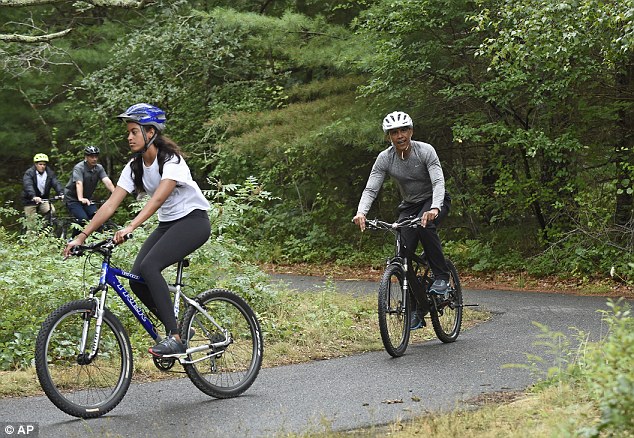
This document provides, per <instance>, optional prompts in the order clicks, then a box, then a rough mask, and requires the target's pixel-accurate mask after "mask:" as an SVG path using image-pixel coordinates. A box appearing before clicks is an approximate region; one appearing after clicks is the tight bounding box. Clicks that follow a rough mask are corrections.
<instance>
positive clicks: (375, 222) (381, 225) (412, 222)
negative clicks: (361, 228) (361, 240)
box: [365, 216, 420, 230]
mask: <svg viewBox="0 0 634 438" xmlns="http://www.w3.org/2000/svg"><path fill="white" fill-rule="evenodd" d="M365 223H366V226H367V228H368V229H369V230H397V229H399V228H417V227H419V226H420V218H419V217H417V216H413V217H412V216H410V217H406V218H405V219H403V220H402V221H400V222H398V221H397V222H393V223H389V222H385V221H382V220H379V219H368V220H366V221H365Z"/></svg>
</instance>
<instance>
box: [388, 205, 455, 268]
mask: <svg viewBox="0 0 634 438" xmlns="http://www.w3.org/2000/svg"><path fill="white" fill-rule="evenodd" d="M431 201H432V200H431V199H428V200H427V201H424V202H421V203H418V204H410V205H405V206H399V213H400V214H399V220H400V219H404V218H406V217H409V216H413V215H416V216H418V217H422V216H423V213H424V212H426V211H429V208H430V207H431ZM450 206H451V198H450V197H449V196H445V200H444V203H443V206H442V208H441V209H440V213H439V214H438V217H437V218H436V219H435V220H434V221H432V222H431V223H429V222H428V223H427V226H426V227H425V228H423V227H418V228H403V229H402V230H401V238H402V243H403V250H404V251H405V254H401V256H402V255H405V256H407V258H408V260H411V258H412V254H414V252H416V246H417V245H418V241H419V240H420V242H421V243H422V244H423V250H425V254H426V255H427V260H428V261H429V267H430V268H431V270H432V272H433V273H434V278H435V279H436V280H445V281H449V267H448V266H447V261H446V260H445V255H444V254H443V251H442V245H441V243H440V237H439V236H438V231H437V230H436V225H437V224H438V223H439V222H440V221H441V220H442V219H443V218H445V217H446V216H447V214H449V208H450ZM410 267H411V266H410ZM410 271H411V269H410Z"/></svg>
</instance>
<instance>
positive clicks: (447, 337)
mask: <svg viewBox="0 0 634 438" xmlns="http://www.w3.org/2000/svg"><path fill="white" fill-rule="evenodd" d="M447 266H448V267H449V289H448V293H447V297H446V298H445V297H442V296H433V297H431V299H432V301H433V302H432V305H431V312H430V314H431V323H432V326H433V327H434V332H435V333H436V336H437V337H438V339H440V340H441V341H442V342H445V343H448V342H454V341H455V340H456V339H457V338H458V335H459V334H460V327H461V325H462V287H461V286H460V279H459V278H458V271H457V270H456V267H455V266H454V264H453V263H452V262H451V261H449V260H447Z"/></svg>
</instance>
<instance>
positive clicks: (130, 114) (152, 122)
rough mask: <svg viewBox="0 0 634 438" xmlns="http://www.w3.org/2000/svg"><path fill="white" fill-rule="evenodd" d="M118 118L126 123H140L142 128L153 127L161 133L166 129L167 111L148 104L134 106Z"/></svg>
mask: <svg viewBox="0 0 634 438" xmlns="http://www.w3.org/2000/svg"><path fill="white" fill-rule="evenodd" d="M117 118H119V119H121V120H123V121H124V122H134V123H138V124H139V125H141V126H153V127H154V128H156V129H158V130H159V131H162V130H163V129H165V122H166V118H165V111H163V110H162V109H160V108H158V107H155V106H153V105H150V104H147V103H137V104H136V105H132V106H131V107H130V108H128V109H127V110H126V111H125V112H124V113H121V114H119V115H118V116H117Z"/></svg>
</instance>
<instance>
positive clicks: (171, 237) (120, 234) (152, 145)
mask: <svg viewBox="0 0 634 438" xmlns="http://www.w3.org/2000/svg"><path fill="white" fill-rule="evenodd" d="M117 118H119V119H121V120H123V121H124V122H126V123H127V130H128V137H127V139H128V144H129V145H130V149H131V151H132V152H133V156H132V158H131V159H130V161H129V162H128V164H126V166H125V168H124V169H123V171H122V172H121V176H120V177H119V181H118V182H117V186H116V188H115V190H114V192H113V193H112V195H111V196H110V198H109V199H108V200H107V201H106V202H105V203H104V204H103V205H102V206H101V208H99V210H98V211H97V213H96V214H95V216H94V217H93V218H92V220H91V221H90V222H89V223H88V224H87V225H86V227H85V228H84V229H83V230H82V231H81V232H80V233H79V234H78V235H77V237H75V239H74V240H72V241H71V242H69V243H68V245H67V246H66V248H65V249H64V255H65V256H66V257H68V256H69V255H70V251H71V248H72V247H73V246H77V245H82V244H83V243H84V241H85V240H86V238H88V236H89V235H90V233H92V232H93V231H95V230H97V229H98V228H99V227H100V226H101V225H103V224H104V223H105V222H106V221H107V220H108V219H109V218H110V217H111V216H112V215H113V214H114V213H115V211H116V209H117V207H119V205H120V204H121V202H122V201H123V199H124V198H125V197H126V196H127V195H128V194H130V193H133V192H136V193H140V192H146V193H147V194H148V195H149V196H150V199H149V200H148V201H147V203H146V204H145V206H144V207H143V209H142V210H141V211H140V212H139V213H138V214H137V216H136V217H135V218H134V219H133V220H132V221H131V222H130V223H129V224H128V225H127V226H125V227H124V228H122V229H121V230H119V231H117V232H116V233H115V235H114V241H115V243H122V242H124V240H125V236H126V235H128V234H129V233H132V232H133V231H134V230H135V229H136V228H138V227H139V226H141V225H142V224H143V223H144V222H145V221H146V220H147V219H148V218H150V217H151V216H152V215H153V214H154V213H155V212H157V211H158V219H159V225H158V226H157V228H156V229H155V230H154V231H153V232H152V233H151V234H150V236H149V237H148V238H147V240H146V241H145V242H144V243H143V245H142V247H141V250H140V251H139V254H138V255H137V257H136V260H135V262H134V265H133V267H132V270H131V272H132V273H133V274H136V275H140V276H141V277H142V278H143V279H144V280H145V283H146V284H141V283H138V282H135V281H130V287H131V288H132V290H133V292H134V293H135V295H137V296H138V297H139V298H140V299H141V301H142V302H143V303H144V304H145V305H146V306H147V307H148V309H150V310H151V311H152V312H153V313H154V314H155V315H156V316H157V317H158V318H159V319H160V320H161V322H162V323H163V324H164V325H165V329H166V331H167V334H168V336H166V337H165V338H164V339H163V340H162V341H161V342H159V343H158V344H156V345H155V346H153V347H151V348H150V349H149V350H148V351H149V352H150V353H151V354H153V355H154V356H157V357H176V356H179V355H182V354H184V353H185V345H184V344H183V342H182V341H181V339H180V336H179V334H178V329H177V322H176V316H175V315H174V310H173V309H174V307H173V303H172V299H171V296H170V292H169V288H168V284H167V281H166V280H165V279H164V278H163V276H162V274H161V271H163V270H164V269H165V268H167V267H168V266H170V265H173V264H174V263H177V262H178V261H180V260H182V259H183V258H185V257H187V256H188V255H189V254H191V253H192V252H194V251H195V250H196V249H198V248H199V247H201V246H202V245H203V244H204V243H205V242H206V241H207V239H209V236H210V234H211V226H210V224H209V217H208V214H207V210H209V208H210V206H209V202H208V201H207V199H206V198H205V197H204V195H203V194H202V191H201V190H200V188H199V187H198V184H196V182H195V181H194V180H193V179H192V176H191V172H190V170H189V167H188V166H187V164H186V162H185V159H184V156H183V153H182V152H181V150H180V148H179V147H178V145H177V144H176V143H175V142H174V141H173V140H171V139H170V138H168V137H167V136H165V135H164V134H163V130H164V128H165V123H166V117H165V112H164V111H163V110H161V109H160V108H157V107H155V106H152V105H149V104H146V103H139V104H136V105H132V106H131V107H130V108H128V109H127V110H126V111H125V112H124V113H122V114H119V115H118V116H117Z"/></svg>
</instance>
